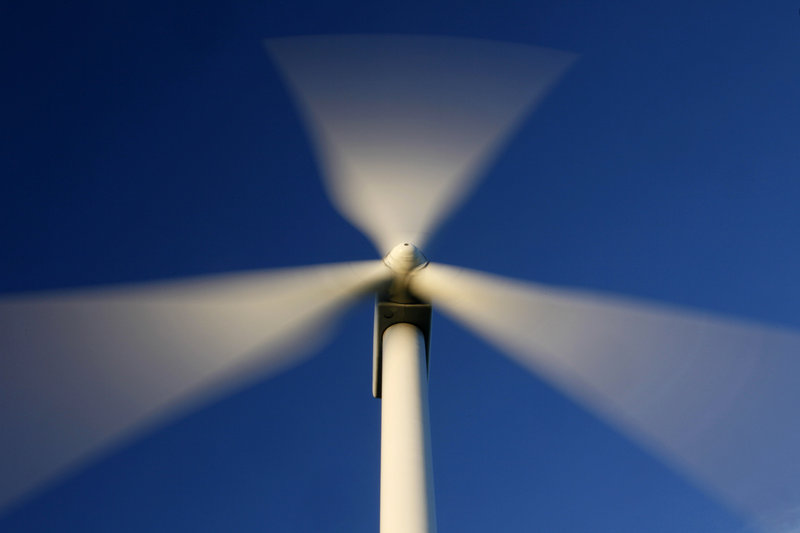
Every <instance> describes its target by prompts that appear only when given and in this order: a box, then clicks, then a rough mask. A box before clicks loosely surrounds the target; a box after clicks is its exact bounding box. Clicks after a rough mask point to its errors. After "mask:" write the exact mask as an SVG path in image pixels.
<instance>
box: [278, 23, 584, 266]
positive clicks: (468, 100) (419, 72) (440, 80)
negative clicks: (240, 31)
mask: <svg viewBox="0 0 800 533" xmlns="http://www.w3.org/2000/svg"><path fill="white" fill-rule="evenodd" d="M266 45H267V49H268V50H269V52H270V53H271V55H272V57H273V58H274V60H275V61H276V63H277V64H278V66H279V67H280V69H281V71H282V73H283V74H284V76H285V77H286V79H287V81H288V85H289V86H290V87H291V89H292V90H293V93H294V97H295V99H296V100H297V103H298V105H299V107H300V108H301V110H302V112H303V113H304V114H305V118H306V121H307V123H308V126H309V129H310V130H311V135H312V138H313V141H314V144H315V147H316V151H317V155H318V159H319V161H320V164H321V166H322V167H323V171H324V172H323V173H324V174H325V177H326V184H327V188H328V192H329V194H330V196H331V198H332V200H333V203H334V204H335V205H336V207H337V209H338V210H339V211H340V212H341V213H342V215H344V217H345V218H347V219H348V220H349V221H350V222H351V223H352V224H353V225H355V226H356V227H357V228H359V229H360V230H361V231H363V232H364V233H365V234H366V235H367V236H368V237H370V239H372V241H373V242H374V243H375V246H376V247H377V248H378V251H379V252H381V253H382V254H385V253H387V252H388V251H389V250H390V249H391V248H392V247H393V246H395V245H396V244H398V243H400V242H405V241H411V242H414V243H415V244H417V245H418V246H423V245H424V243H425V240H426V239H427V237H428V235H429V234H430V233H431V232H432V231H433V230H434V229H435V227H436V225H437V223H438V222H439V221H440V220H441V219H442V218H443V217H444V216H446V215H447V214H448V213H449V212H450V211H451V210H452V209H453V207H455V205H456V204H457V203H458V202H459V201H460V200H462V198H463V197H464V196H465V195H466V193H467V192H469V190H470V189H471V188H472V186H473V185H474V182H475V178H476V177H477V176H478V175H479V174H480V173H481V171H482V170H483V167H484V166H485V165H486V164H487V163H488V162H489V161H490V160H491V158H492V156H494V155H495V153H496V152H497V151H498V150H499V149H500V148H502V146H503V144H504V142H505V140H506V138H507V137H508V135H509V134H510V133H511V130H512V129H513V128H514V126H515V125H516V124H517V123H518V122H519V121H520V119H521V118H523V117H524V115H525V114H526V113H527V112H528V111H530V110H531V109H532V108H533V106H534V105H535V104H536V103H537V102H538V101H539V100H540V99H541V98H542V97H543V96H544V94H545V93H546V92H547V90H548V89H549V88H550V87H551V86H552V85H553V84H554V83H555V81H556V80H557V79H558V77H559V76H560V75H561V74H562V73H563V72H564V71H565V70H566V68H567V67H568V66H569V64H570V63H571V62H572V61H573V59H574V56H573V55H572V54H568V53H565V52H559V51H555V50H549V49H545V48H535V47H529V46H521V45H512V44H504V43H495V42H491V41H479V40H468V39H455V38H444V37H420V36H399V35H390V36H385V35H383V36H378V35H349V36H313V37H296V38H285V39H274V40H269V41H267V43H266Z"/></svg>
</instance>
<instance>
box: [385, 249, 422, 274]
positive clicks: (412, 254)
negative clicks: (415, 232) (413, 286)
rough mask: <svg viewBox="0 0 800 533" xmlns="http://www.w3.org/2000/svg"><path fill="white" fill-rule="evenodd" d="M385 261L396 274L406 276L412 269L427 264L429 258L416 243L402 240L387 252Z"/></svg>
mask: <svg viewBox="0 0 800 533" xmlns="http://www.w3.org/2000/svg"><path fill="white" fill-rule="evenodd" d="M383 262H384V263H385V264H386V266H388V267H389V269H390V270H391V271H392V272H394V273H395V274H398V275H400V276H405V275H406V274H408V273H409V272H411V271H412V270H415V269H417V268H422V267H424V266H426V265H427V264H428V258H427V257H425V254H423V253H422V251H421V250H420V249H419V248H417V247H416V246H415V245H414V244H412V243H410V242H401V243H400V244H398V245H397V246H395V247H394V248H392V249H391V250H390V251H389V253H388V254H386V257H384V258H383Z"/></svg>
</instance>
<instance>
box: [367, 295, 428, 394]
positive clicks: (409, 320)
mask: <svg viewBox="0 0 800 533" xmlns="http://www.w3.org/2000/svg"><path fill="white" fill-rule="evenodd" d="M400 323H405V324H412V325H414V326H416V327H418V328H419V330H420V331H421V332H422V335H423V336H424V337H425V363H426V367H427V369H428V370H430V363H431V362H430V351H431V350H430V347H431V340H430V339H431V304H426V303H396V302H390V301H378V302H376V303H375V338H374V344H373V351H372V395H373V396H374V397H375V398H380V397H381V375H382V371H383V332H384V331H386V328H388V327H389V326H392V325H394V324H400Z"/></svg>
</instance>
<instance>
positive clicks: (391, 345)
mask: <svg viewBox="0 0 800 533" xmlns="http://www.w3.org/2000/svg"><path fill="white" fill-rule="evenodd" d="M382 340H383V369H382V370H383V372H382V378H383V379H382V401H381V513H380V516H381V518H380V524H381V527H380V533H436V508H435V506H434V495H433V462H432V458H431V437H430V422H429V419H428V372H427V364H426V347H425V337H424V335H423V333H422V331H421V330H420V329H419V328H417V327H416V326H414V325H412V324H408V323H398V324H394V325H392V326H389V327H388V328H387V329H386V331H385V332H384V333H383V339H382Z"/></svg>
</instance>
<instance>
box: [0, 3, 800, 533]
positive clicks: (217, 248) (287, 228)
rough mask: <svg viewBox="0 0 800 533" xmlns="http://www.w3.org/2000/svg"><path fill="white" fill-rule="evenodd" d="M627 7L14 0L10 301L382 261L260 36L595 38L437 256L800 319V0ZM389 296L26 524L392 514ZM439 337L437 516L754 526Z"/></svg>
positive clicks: (3, 272) (20, 519)
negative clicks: (386, 438) (323, 176)
mask: <svg viewBox="0 0 800 533" xmlns="http://www.w3.org/2000/svg"><path fill="white" fill-rule="evenodd" d="M606 4H607V3H599V2H598V3H588V2H571V1H567V2H555V1H554V2H519V3H503V4H502V5H499V6H498V5H493V3H492V2H470V3H455V2H453V3H440V2H434V3H423V2H420V3H414V2H405V3H383V2H370V3H366V2H337V3H334V4H332V3H325V2H291V3H289V2H286V3H282V2H267V3H256V2H249V3H240V4H238V5H237V6H236V7H230V6H228V5H226V4H222V3H220V4H211V3H199V2H197V3H183V4H177V3H167V5H162V4H160V3H151V4H146V3H145V4H143V3H141V2H137V3H133V2H132V3H129V4H126V3H117V4H115V5H114V6H113V7H109V6H107V5H105V4H104V3H99V2H98V3H97V4H95V5H93V4H89V3H83V4H81V5H80V6H69V7H65V6H63V5H60V4H59V5H51V6H48V5H37V6H3V7H2V8H0V20H2V22H0V24H2V33H3V35H4V41H5V43H6V44H4V46H3V47H2V51H0V54H2V55H0V58H1V59H0V60H1V61H2V63H3V66H4V69H3V70H4V71H5V72H8V73H10V74H9V75H8V76H7V78H8V80H9V81H10V83H9V82H8V81H7V82H6V83H5V84H4V85H5V87H4V89H3V91H4V93H5V94H4V97H3V98H2V100H1V101H2V107H0V109H2V115H1V116H2V123H3V124H4V130H5V135H4V142H3V143H2V147H1V148H0V154H2V155H1V156H0V157H2V167H0V168H2V175H3V178H4V179H3V180H2V189H0V191H2V192H0V213H1V214H0V243H1V244H2V248H3V260H2V261H0V284H2V286H0V289H2V290H3V291H4V292H7V293H12V292H24V291H31V290H42V289H52V288H61V287H81V286H94V285H103V284H113V283H124V282H129V281H144V280H155V279H165V278H179V277H183V276H189V275H198V274H207V273H217V272H227V271H236V270H245V269H255V268H275V267H285V266H294V265H304V264H311V263H320V262H330V261H346V260H354V259H370V258H372V257H374V252H373V250H372V246H371V245H370V244H369V242H368V241H367V240H366V238H365V237H363V236H362V235H361V234H359V233H358V232H357V231H356V230H354V229H353V228H352V227H351V226H349V224H348V223H347V222H346V221H344V220H343V219H342V218H341V217H340V216H339V215H338V214H337V213H336V212H335V210H334V209H333V208H332V207H331V205H330V203H329V202H328V200H327V199H326V197H325V195H324V191H323V189H322V185H321V181H320V179H319V172H318V169H317V167H316V165H315V163H314V160H313V158H312V154H311V150H310V146H309V143H308V139H307V137H306V133H305V130H304V128H303V125H302V123H301V122H300V120H299V117H298V115H297V112H296V110H295V108H294V106H293V103H292V101H291V100H290V97H289V94H288V92H287V90H286V88H285V87H284V86H283V85H282V82H281V80H280V78H279V76H278V74H277V72H276V70H275V68H274V67H273V65H272V64H271V63H270V61H269V60H268V58H267V57H266V55H265V53H264V50H263V46H262V39H263V38H268V37H279V36H289V35H300V34H315V33H362V32H369V33H384V32H391V33H423V34H437V35H453V36H462V37H478V38H489V39H497V40H503V41H511V42H518V43H525V44H534V45H540V46H549V47H553V48H557V49H563V50H568V51H571V52H575V53H577V54H579V55H580V58H579V60H578V61H577V62H576V63H575V65H574V66H573V68H572V69H571V70H570V71H569V72H568V73H567V75H566V76H565V77H564V79H563V80H562V82H561V83H560V84H559V85H558V86H557V88H556V89H555V90H554V91H553V92H552V93H551V94H550V96H549V97H548V98H547V99H546V100H545V102H544V104H543V105H542V106H541V107H540V108H539V109H538V110H537V111H536V112H535V113H534V115H532V116H531V117H530V119H529V120H528V121H527V122H526V123H525V124H524V125H523V126H522V127H521V129H520V131H519V132H518V135H516V136H515V137H514V139H513V140H512V141H511V142H510V144H509V145H508V146H507V148H506V149H505V150H504V151H503V152H502V153H501V154H500V155H499V157H498V159H497V161H496V163H495V164H494V165H493V166H492V167H491V168H490V170H489V172H488V173H487V175H486V176H485V178H484V181H482V183H481V185H480V186H479V187H478V189H477V190H476V192H475V194H474V195H473V196H472V197H470V198H469V199H468V201H467V202H465V204H464V205H463V206H462V208H461V209H460V210H459V211H458V212H457V213H455V214H454V216H453V217H451V218H450V219H449V220H448V221H447V222H446V224H445V225H444V226H443V227H442V228H441V230H440V232H439V233H438V234H437V236H436V237H435V238H434V240H433V242H431V244H430V246H429V247H428V249H426V253H427V254H428V255H429V257H431V258H432V259H434V260H437V261H440V262H445V263H451V264H459V265H464V266H468V267H471V268H477V269H482V270H486V271H489V272H493V273H498V274H503V275H509V276H513V277H516V278H520V279H526V280H533V281H539V282H546V283H553V284H557V285H567V286H574V287H582V288H592V289H599V290H602V291H608V292H616V293H622V294H626V295H632V296H638V297H641V298H647V299H656V300H660V301H666V302H669V303H673V304H679V305H683V306H690V307H697V308H702V309H709V310H713V311H715V312H718V313H721V314H726V315H734V316H737V317H742V318H747V319H750V320H756V321H761V322H768V323H774V324H780V325H785V326H790V327H794V328H800V313H799V312H798V308H797V305H796V302H797V301H798V300H800V284H798V283H797V282H796V272H797V271H798V268H799V267H800V255H799V254H798V243H797V233H798V231H797V230H798V228H800V214H798V213H799V211H798V210H797V208H796V207H795V206H796V204H797V197H798V192H800V187H799V186H798V178H797V176H800V151H798V149H797V140H796V139H797V133H796V132H797V124H799V123H800V106H798V105H797V87H799V86H800V66H799V65H800V63H798V60H797V59H798V39H800V17H798V14H797V6H796V4H791V3H788V2H778V3H773V4H771V5H768V6H767V5H764V4H761V3H757V2H702V3H694V2H671V3H668V4H664V3H662V4H658V5H656V4H652V5H647V6H645V5H641V3H638V2H615V3H614V5H613V6H610V5H606ZM371 313H372V309H371V304H370V302H362V303H361V304H360V305H358V306H356V307H355V308H354V309H353V310H352V312H350V313H349V314H347V316H346V320H344V321H343V327H342V328H341V330H340V333H339V334H338V335H337V336H336V338H335V339H334V340H333V341H332V343H331V344H330V345H329V346H328V347H327V348H325V349H324V350H323V351H322V352H321V353H320V354H319V356H318V357H316V358H314V359H312V360H310V361H308V362H306V363H304V364H302V365H300V366H297V367H295V368H293V369H291V370H289V371H287V372H285V373H283V374H281V375H278V376H274V377H271V378H269V379H267V380H264V381H263V382H259V383H256V384H254V385H252V386H250V387H248V388H246V389H244V390H241V391H239V392H237V393H235V394H233V395H231V396H228V397H226V398H223V399H220V401H219V402H217V403H214V404H213V405H209V406H207V407H206V408H203V409H201V410H199V411H196V412H194V413H191V414H188V415H187V416H186V417H184V418H181V419H179V420H173V421H172V422H169V423H165V424H163V425H162V426H160V428H159V429H158V430H157V431H154V432H152V433H149V434H147V435H145V436H143V437H141V438H140V439H139V440H137V441H136V442H134V443H131V444H130V445H128V446H126V447H124V448H123V449H117V450H114V451H113V452H110V453H109V454H108V455H106V456H105V457H103V458H101V459H100V460H99V461H98V462H96V463H94V464H92V465H91V466H89V467H88V468H86V469H84V470H82V471H80V472H77V473H75V474H74V475H73V476H71V477H69V478H67V479H64V480H62V481H61V482H59V483H58V484H57V485H55V486H53V487H52V488H50V489H49V490H47V491H45V492H43V493H42V494H41V495H39V496H38V497H36V498H34V499H32V500H30V501H28V502H27V503H25V504H24V505H21V506H19V507H17V508H15V509H12V510H11V511H10V512H9V513H7V514H5V515H3V516H0V530H2V531H10V532H23V531H24V532H39V531H82V532H83V531H86V532H89V531H120V532H127V531H150V532H158V531H197V532H206V531H208V532H212V531H243V532H245V531H264V530H266V531H315V532H316V531H331V532H336V531H347V532H360V531H365V532H366V531H375V530H376V529H377V524H378V492H377V489H378V475H379V474H378V464H379V427H380V426H379V422H380V421H379V410H380V404H379V402H378V401H377V400H373V399H372V398H371V372H372V369H371V327H372V316H371ZM432 342H433V350H434V353H433V359H432V370H431V372H432V374H431V393H430V401H431V421H432V439H433V450H434V469H435V481H436V498H437V504H438V505H437V512H438V518H439V530H440V531H444V532H446V531H467V532H469V531H476V532H477V531H531V530H540V531H565V532H588V531H592V532H596V531H608V532H612V531H613V532H634V531H635V532H640V531H651V532H669V533H673V532H685V531H704V532H731V531H741V530H742V528H743V527H744V520H743V518H742V517H740V516H737V515H736V514H735V513H733V512H731V511H730V510H729V509H726V508H725V507H723V506H722V505H721V504H720V503H719V502H717V501H715V500H714V499H713V498H712V497H710V496H708V495H706V494H704V493H703V492H701V491H700V490H698V489H697V488H695V487H694V486H693V485H692V484H691V483H690V482H689V481H687V480H686V479H684V478H682V477H681V476H680V475H679V474H677V473H675V472H673V471H671V470H670V469H669V468H667V467H666V466H664V465H663V464H661V463H660V462H659V461H658V460H657V459H655V458H653V457H651V456H650V455H648V454H647V453H646V452H644V451H642V450H640V449H639V448H638V447H636V446H635V445H634V444H632V443H631V442H629V441H628V440H626V439H625V438H624V437H622V436H620V435H618V434H617V433H615V432H614V431H613V430H611V429H609V428H607V427H606V426H605V425H604V424H603V423H601V422H600V421H598V420H597V419H596V418H594V417H593V416H592V415H590V414H587V413H586V412H585V411H583V410H582V409H580V408H579V407H577V406H576V405H575V404H573V403H572V402H570V401H569V400H567V399H565V398H564V397H563V396H561V395H560V394H559V393H558V392H557V391H555V390H554V389H552V388H550V387H549V386H548V385H546V384H544V383H543V382H541V381H539V380H538V379H537V378H536V377H534V376H532V375H531V374H529V373H528V372H527V371H525V370H523V369H522V368H520V367H518V366H516V365H515V364H514V363H512V362H511V361H510V360H508V359H506V358H504V357H503V356H502V355H500V354H498V353H497V352H495V351H494V349H493V348H491V347H490V346H489V345H487V344H485V343H484V342H483V341H479V340H476V339H475V337H473V336H472V335H471V334H470V333H467V332H466V331H464V330H462V329H461V328H460V327H458V326H456V325H455V324H453V323H451V322H449V321H448V320H447V319H446V318H444V317H442V316H436V317H435V318H434V337H433V341H432Z"/></svg>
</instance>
